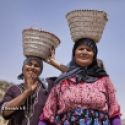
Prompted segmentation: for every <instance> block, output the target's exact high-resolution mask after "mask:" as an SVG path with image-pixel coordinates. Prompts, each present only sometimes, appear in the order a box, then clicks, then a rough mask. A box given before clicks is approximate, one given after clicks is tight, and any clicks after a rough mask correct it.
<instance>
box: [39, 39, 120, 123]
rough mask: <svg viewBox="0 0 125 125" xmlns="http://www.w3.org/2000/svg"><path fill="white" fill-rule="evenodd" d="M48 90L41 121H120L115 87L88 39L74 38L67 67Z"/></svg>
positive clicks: (92, 43) (95, 49)
mask: <svg viewBox="0 0 125 125" xmlns="http://www.w3.org/2000/svg"><path fill="white" fill-rule="evenodd" d="M56 83H58V84H57V85H56V86H55V87H53V89H52V90H51V92H50V95H49V97H48V99H47V102H46V104H45V107H44V109H43V113H42V114H41V116H40V119H41V122H39V125H41V123H42V121H43V120H44V121H46V122H49V123H50V124H55V125H121V121H120V107H119V105H118V103H117V101H116V97H115V89H114V87H113V84H112V82H111V81H110V78H109V76H108V74H107V73H106V71H105V70H104V68H103V67H99V66H98V65H97V46H96V44H95V42H94V41H93V40H92V39H88V38H82V39H79V40H78V41H76V43H75V45H74V48H73V52H72V62H71V63H70V67H69V71H68V72H66V73H64V74H63V75H61V76H60V77H59V78H58V79H57V80H56Z"/></svg>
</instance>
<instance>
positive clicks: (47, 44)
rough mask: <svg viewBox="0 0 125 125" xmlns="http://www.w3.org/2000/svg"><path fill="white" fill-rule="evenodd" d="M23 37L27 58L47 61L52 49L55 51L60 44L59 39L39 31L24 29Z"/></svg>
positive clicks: (24, 52) (24, 51)
mask: <svg viewBox="0 0 125 125" xmlns="http://www.w3.org/2000/svg"><path fill="white" fill-rule="evenodd" d="M22 35H23V54H24V55H25V56H37V57H40V58H42V59H47V58H48V57H49V56H50V55H51V53H50V49H52V48H54V49H55V48H56V47H57V46H58V45H59V44H60V40H59V38H58V37H56V36H55V35H54V34H52V33H49V32H46V31H42V30H39V29H33V28H30V29H24V30H23V32H22Z"/></svg>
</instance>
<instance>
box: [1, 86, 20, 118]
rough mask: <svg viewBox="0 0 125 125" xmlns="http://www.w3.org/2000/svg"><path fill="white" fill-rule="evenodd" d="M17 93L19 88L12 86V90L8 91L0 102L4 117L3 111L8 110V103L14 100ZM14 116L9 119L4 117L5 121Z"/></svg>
mask: <svg viewBox="0 0 125 125" xmlns="http://www.w3.org/2000/svg"><path fill="white" fill-rule="evenodd" d="M16 91H18V88H17V86H11V87H10V88H8V89H7V91H6V93H5V95H4V97H3V99H2V100H1V101H0V114H1V115H2V116H3V110H5V109H6V102H8V101H10V100H12V99H13V98H15V96H16V93H15V92H16ZM11 116H12V115H10V116H8V117H4V116H3V117H4V118H5V119H9V118H11Z"/></svg>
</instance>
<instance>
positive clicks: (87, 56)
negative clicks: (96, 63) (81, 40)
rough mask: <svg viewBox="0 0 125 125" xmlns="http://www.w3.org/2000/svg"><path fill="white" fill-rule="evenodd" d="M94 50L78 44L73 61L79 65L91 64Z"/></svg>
mask: <svg viewBox="0 0 125 125" xmlns="http://www.w3.org/2000/svg"><path fill="white" fill-rule="evenodd" d="M93 57H94V52H93V51H92V49H91V48H90V47H89V46H87V45H80V46H78V47H77V48H76V50H75V62H76V64H78V65H79V66H82V67H83V66H89V65H90V64H92V61H93Z"/></svg>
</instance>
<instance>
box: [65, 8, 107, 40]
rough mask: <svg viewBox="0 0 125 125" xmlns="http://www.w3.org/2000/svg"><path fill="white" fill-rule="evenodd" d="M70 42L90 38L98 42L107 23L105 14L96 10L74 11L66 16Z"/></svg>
mask: <svg viewBox="0 0 125 125" xmlns="http://www.w3.org/2000/svg"><path fill="white" fill-rule="evenodd" d="M66 18H67V21H68V25H69V28H70V33H71V37H72V40H73V41H74V42H76V41H77V40H78V39H80V38H91V39H93V40H94V41H95V42H99V41H100V39H101V36H102V33H103V30H104V27H105V24H106V22H107V20H108V19H107V14H106V13H105V12H104V11H97V10H75V11H71V12H69V13H68V14H67V15H66Z"/></svg>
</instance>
